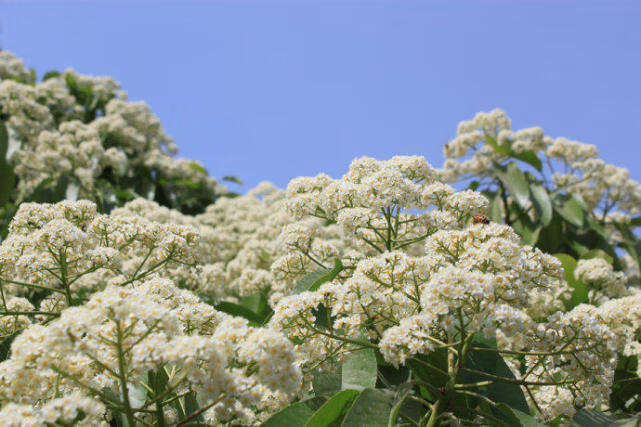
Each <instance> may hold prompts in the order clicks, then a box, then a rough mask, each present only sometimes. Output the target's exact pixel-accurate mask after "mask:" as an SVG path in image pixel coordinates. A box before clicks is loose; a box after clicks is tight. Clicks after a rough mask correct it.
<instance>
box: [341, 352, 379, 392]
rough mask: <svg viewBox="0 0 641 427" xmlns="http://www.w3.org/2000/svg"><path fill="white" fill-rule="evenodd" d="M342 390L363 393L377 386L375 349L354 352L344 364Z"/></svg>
mask: <svg viewBox="0 0 641 427" xmlns="http://www.w3.org/2000/svg"><path fill="white" fill-rule="evenodd" d="M342 370H343V373H342V389H343V390H348V389H351V390H358V391H361V390H363V389H366V388H368V387H375V386H376V370H377V363H376V355H375V354H374V349H372V348H363V349H360V350H357V351H354V352H352V353H351V354H350V355H349V356H347V359H345V361H344V362H343V367H342Z"/></svg>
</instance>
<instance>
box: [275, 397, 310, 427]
mask: <svg viewBox="0 0 641 427" xmlns="http://www.w3.org/2000/svg"><path fill="white" fill-rule="evenodd" d="M312 415H314V411H312V409H311V408H310V407H309V406H307V404H306V403H305V402H296V403H294V404H292V405H289V406H288V407H287V408H285V409H283V410H282V411H280V412H277V413H275V414H274V415H272V416H271V417H270V418H269V419H268V420H267V421H265V422H264V423H263V427H283V426H304V425H305V423H306V422H307V421H308V420H309V419H310V418H311V416H312Z"/></svg>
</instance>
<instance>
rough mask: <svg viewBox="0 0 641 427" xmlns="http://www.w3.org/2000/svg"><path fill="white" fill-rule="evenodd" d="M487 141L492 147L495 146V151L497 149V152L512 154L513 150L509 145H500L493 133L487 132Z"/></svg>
mask: <svg viewBox="0 0 641 427" xmlns="http://www.w3.org/2000/svg"><path fill="white" fill-rule="evenodd" d="M485 142H486V143H487V144H488V145H490V146H491V147H492V148H494V151H496V152H497V153H499V154H503V155H504V156H510V152H511V150H510V149H509V147H506V146H504V145H499V143H498V142H496V139H495V138H494V137H493V136H492V135H489V134H485Z"/></svg>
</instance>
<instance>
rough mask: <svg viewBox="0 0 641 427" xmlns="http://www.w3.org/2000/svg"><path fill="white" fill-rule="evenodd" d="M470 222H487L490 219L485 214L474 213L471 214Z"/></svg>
mask: <svg viewBox="0 0 641 427" xmlns="http://www.w3.org/2000/svg"><path fill="white" fill-rule="evenodd" d="M472 222H473V223H474V224H489V223H490V219H489V218H488V217H486V216H485V215H481V214H476V215H472Z"/></svg>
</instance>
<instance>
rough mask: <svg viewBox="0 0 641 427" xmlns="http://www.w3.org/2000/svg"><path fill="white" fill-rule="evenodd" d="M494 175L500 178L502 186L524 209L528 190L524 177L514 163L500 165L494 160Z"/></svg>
mask: <svg viewBox="0 0 641 427" xmlns="http://www.w3.org/2000/svg"><path fill="white" fill-rule="evenodd" d="M494 167H495V171H494V172H495V173H496V176H497V177H498V178H499V180H501V183H502V184H503V186H504V187H505V188H506V189H507V191H508V192H509V193H510V196H511V197H512V199H513V200H514V201H515V202H516V204H517V205H519V207H520V208H521V209H525V208H526V207H527V204H528V202H529V200H530V191H529V186H528V183H527V179H526V178H525V174H524V173H523V172H521V170H520V169H519V167H518V166H517V165H516V163H508V164H507V166H502V165H500V164H498V163H496V162H494Z"/></svg>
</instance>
